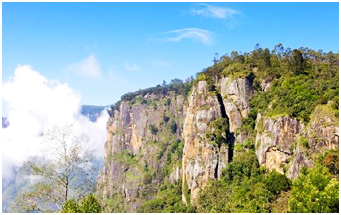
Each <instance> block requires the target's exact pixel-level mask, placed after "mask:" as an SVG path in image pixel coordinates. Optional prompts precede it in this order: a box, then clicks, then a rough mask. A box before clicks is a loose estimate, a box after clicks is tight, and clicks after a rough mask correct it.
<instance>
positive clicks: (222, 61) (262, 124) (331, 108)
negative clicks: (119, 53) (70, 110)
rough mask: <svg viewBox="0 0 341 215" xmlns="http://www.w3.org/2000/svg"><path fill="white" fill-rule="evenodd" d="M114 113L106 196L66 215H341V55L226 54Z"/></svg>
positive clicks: (126, 98) (100, 183)
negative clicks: (126, 214)
mask: <svg viewBox="0 0 341 215" xmlns="http://www.w3.org/2000/svg"><path fill="white" fill-rule="evenodd" d="M83 109H84V108H83ZM100 109H101V110H102V107H100ZM108 112H109V113H110V119H109V121H108V123H107V141H106V142H105V145H104V147H105V154H104V167H103V170H102V171H101V173H100V175H99V176H98V178H97V185H96V191H95V192H94V193H93V194H89V192H88V193H86V195H85V194H84V195H83V196H82V198H70V197H68V196H66V197H65V196H63V197H65V198H64V199H63V200H61V202H62V203H61V204H60V207H59V208H58V210H55V211H62V212H100V211H101V212H106V213H112V212H116V213H117V212H145V213H158V212H169V213H170V212H182V213H185V212H199V213H209V212H216V213H220V212H222V213H255V212H266V213H269V212H274V213H283V212H291V213H295V212H301V213H303V212H304V213H310V212H326V213H330V212H334V213H336V212H339V133H338V132H339V54H338V53H337V54H335V53H332V52H328V53H324V52H323V51H322V50H318V51H315V50H311V49H309V48H299V49H293V50H291V49H290V48H284V47H283V46H282V45H281V44H277V45H276V46H275V47H274V48H273V49H272V50H270V49H268V48H261V47H260V46H259V45H256V47H255V49H254V50H253V51H251V52H248V53H241V52H237V51H232V52H231V53H230V54H225V55H223V56H221V57H218V56H217V55H216V56H215V57H214V59H213V65H212V66H209V67H207V68H206V69H203V70H202V71H200V72H198V73H197V74H196V77H195V78H193V77H190V78H188V79H187V80H185V81H182V80H179V79H173V80H172V81H171V82H170V83H168V84H167V83H166V82H165V81H164V82H163V83H162V84H160V85H157V86H156V87H151V88H148V89H144V90H139V91H137V92H130V93H127V94H125V95H123V96H122V97H121V100H120V101H118V102H117V103H116V104H114V105H112V106H111V110H109V111H108ZM38 170H40V169H38ZM36 171H37V170H36ZM76 182H77V181H76ZM76 182H74V183H75V185H77V184H76ZM76 187H77V186H76ZM66 188H67V187H66ZM75 189H76V188H75ZM90 193H91V192H90ZM62 205H63V207H61V206H62ZM34 206H37V207H38V206H39V201H38V203H37V202H36V205H34ZM33 208H34V209H36V208H35V207H33ZM32 211H34V210H32Z"/></svg>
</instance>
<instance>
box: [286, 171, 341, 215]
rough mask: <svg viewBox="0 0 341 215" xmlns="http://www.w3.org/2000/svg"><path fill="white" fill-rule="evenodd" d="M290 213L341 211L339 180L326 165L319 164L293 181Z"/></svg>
mask: <svg viewBox="0 0 341 215" xmlns="http://www.w3.org/2000/svg"><path fill="white" fill-rule="evenodd" d="M289 212H290V213H335V212H339V182H338V181H337V180H336V179H331V175H330V173H329V172H328V169H327V168H326V167H323V166H321V165H317V166H316V167H315V168H312V169H307V170H306V172H305V174H301V175H300V177H299V178H298V179H297V180H295V181H294V182H293V187H292V194H291V196H290V199H289Z"/></svg>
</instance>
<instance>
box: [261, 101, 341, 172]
mask: <svg viewBox="0 0 341 215" xmlns="http://www.w3.org/2000/svg"><path fill="white" fill-rule="evenodd" d="M256 128H257V136H256V142H255V145H256V154H257V158H258V161H259V163H260V165H263V166H265V167H266V168H267V169H269V170H271V169H274V170H276V171H277V172H280V173H282V174H284V173H285V174H286V176H287V177H288V178H296V177H298V176H299V173H300V169H301V168H302V167H312V166H313V165H314V162H313V160H312V159H311V155H313V154H315V153H320V152H322V151H324V150H330V149H337V148H338V147H339V134H338V132H339V127H338V121H337V119H336V117H335V115H334V114H333V113H332V110H331V109H330V107H328V105H324V106H318V107H316V109H315V111H314V113H313V114H312V119H311V121H310V123H309V124H308V126H307V127H306V129H304V126H303V123H301V122H300V121H299V120H297V119H293V118H290V117H279V118H277V119H269V118H262V117H261V115H260V114H258V116H257V125H256ZM300 137H302V138H305V139H307V142H306V143H305V144H303V145H300V144H302V143H300V141H299V138H300ZM283 167H286V169H287V172H285V170H284V169H283Z"/></svg>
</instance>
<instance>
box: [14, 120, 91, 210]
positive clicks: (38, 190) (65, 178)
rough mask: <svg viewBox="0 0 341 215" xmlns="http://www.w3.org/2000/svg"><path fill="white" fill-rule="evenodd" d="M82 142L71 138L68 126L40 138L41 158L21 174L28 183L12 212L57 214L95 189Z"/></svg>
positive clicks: (57, 128)
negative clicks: (66, 205)
mask: <svg viewBox="0 0 341 215" xmlns="http://www.w3.org/2000/svg"><path fill="white" fill-rule="evenodd" d="M85 141H86V139H85V138H75V137H74V136H73V129H72V125H66V126H64V127H56V126H55V127H53V128H52V129H50V130H48V131H47V132H46V134H44V137H43V147H42V156H41V157H39V158H35V159H31V160H30V161H27V162H26V163H25V164H24V165H23V167H22V168H21V174H23V176H25V175H26V176H28V177H29V178H30V179H31V181H32V186H31V188H30V189H28V190H26V191H23V192H21V193H19V194H18V195H17V197H16V199H15V201H14V203H13V205H12V211H13V212H53V211H60V210H61V209H62V207H63V205H64V204H65V202H67V200H69V199H76V200H77V199H80V198H82V197H84V196H85V195H86V194H87V193H89V192H93V191H94V189H95V178H94V177H95V176H94V172H95V165H93V164H92V163H91V162H92V161H93V160H94V156H93V155H92V154H91V153H90V152H88V151H87V150H85V149H84V146H83V143H84V142H85Z"/></svg>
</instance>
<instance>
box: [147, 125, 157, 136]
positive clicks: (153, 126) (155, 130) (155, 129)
mask: <svg viewBox="0 0 341 215" xmlns="http://www.w3.org/2000/svg"><path fill="white" fill-rule="evenodd" d="M149 130H150V132H151V133H152V134H153V135H156V134H157V132H158V131H159V129H157V128H156V127H155V125H152V124H150V125H149Z"/></svg>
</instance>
